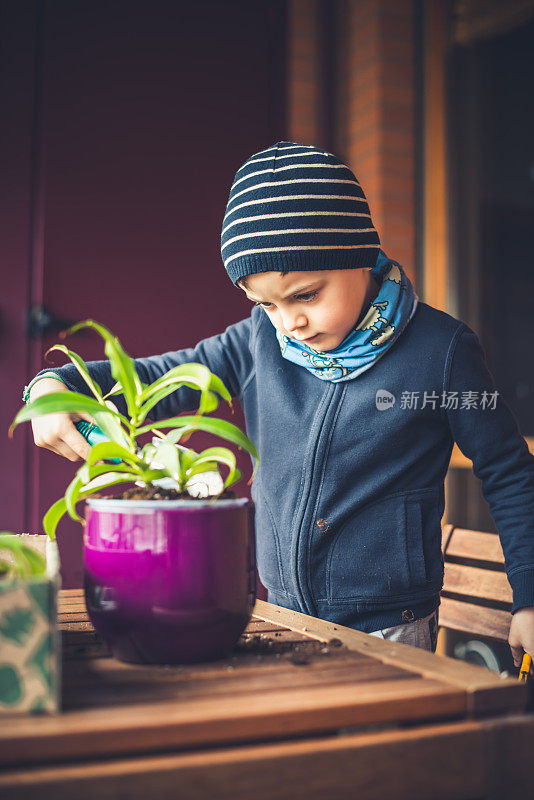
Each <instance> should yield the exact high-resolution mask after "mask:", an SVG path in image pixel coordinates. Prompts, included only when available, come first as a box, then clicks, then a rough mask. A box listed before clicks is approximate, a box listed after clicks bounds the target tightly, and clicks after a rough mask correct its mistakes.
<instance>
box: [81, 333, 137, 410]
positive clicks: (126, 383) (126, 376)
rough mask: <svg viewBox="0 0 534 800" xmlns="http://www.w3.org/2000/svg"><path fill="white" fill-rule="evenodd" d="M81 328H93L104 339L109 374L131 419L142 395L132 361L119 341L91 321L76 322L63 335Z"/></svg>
mask: <svg viewBox="0 0 534 800" xmlns="http://www.w3.org/2000/svg"><path fill="white" fill-rule="evenodd" d="M81 328H93V329H94V330H95V331H97V332H98V333H99V334H100V336H101V337H102V338H103V339H104V343H105V344H104V350H105V352H106V355H107V357H108V359H109V362H110V366H111V374H112V375H113V377H114V378H115V380H116V381H117V382H118V383H120V385H121V386H122V391H123V394H124V399H125V400H126V405H127V407H128V413H129V415H130V417H132V419H133V418H134V417H135V415H136V413H137V408H138V404H139V402H140V395H141V393H142V391H143V390H142V386H141V381H140V380H139V376H138V375H137V372H136V371H135V366H134V363H133V360H132V359H131V358H130V356H129V355H128V354H127V353H126V351H125V350H124V348H123V347H122V345H121V343H120V342H119V339H118V338H117V337H116V336H114V335H113V334H112V333H111V331H110V330H108V329H107V328H106V327H105V326H104V325H101V324H100V323H98V322H95V321H94V320H92V319H86V320H84V321H83V322H77V323H76V325H73V326H72V327H71V328H69V329H68V330H67V331H66V334H65V335H68V334H71V333H75V332H76V331H79V330H80V329H81Z"/></svg>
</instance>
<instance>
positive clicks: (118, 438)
mask: <svg viewBox="0 0 534 800" xmlns="http://www.w3.org/2000/svg"><path fill="white" fill-rule="evenodd" d="M104 402H105V403H106V406H108V402H111V401H107V400H105V401H104ZM108 407H109V408H111V406H108ZM93 417H94V418H95V422H96V424H97V425H98V426H99V428H100V429H101V430H102V433H105V434H106V436H107V437H108V439H111V441H112V442H116V443H117V444H118V445H121V446H122V447H125V448H127V449H130V448H134V444H133V443H132V441H131V440H130V439H129V438H128V435H127V434H126V433H125V431H124V428H123V427H122V425H121V423H120V422H119V420H118V419H116V418H115V417H113V416H110V415H109V414H108V413H106V412H105V411H95V413H94V414H93Z"/></svg>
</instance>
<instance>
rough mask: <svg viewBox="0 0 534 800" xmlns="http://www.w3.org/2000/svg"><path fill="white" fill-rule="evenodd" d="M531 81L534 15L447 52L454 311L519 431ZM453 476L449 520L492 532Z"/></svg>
mask: <svg viewBox="0 0 534 800" xmlns="http://www.w3.org/2000/svg"><path fill="white" fill-rule="evenodd" d="M533 86H534V21H531V22H529V23H528V24H525V25H523V26H522V27H520V28H516V29H515V30H512V31H509V32H507V33H505V34H502V35H499V36H495V37H492V38H491V39H484V40H479V41H476V42H474V43H472V44H470V45H455V46H453V47H452V48H451V51H450V64H449V86H448V92H449V96H448V104H449V108H448V125H449V131H448V134H449V135H448V141H449V144H450V147H449V163H450V176H449V178H450V198H451V202H450V220H451V233H452V241H451V268H452V275H451V278H452V280H451V295H450V307H451V309H452V311H453V313H454V314H455V315H456V316H458V317H459V318H460V319H463V320H464V321H465V322H466V323H467V324H468V325H470V326H471V327H472V328H473V329H474V330H475V331H476V332H477V334H478V336H479V338H480V341H481V343H482V346H483V347H484V350H485V351H486V356H487V362H488V366H489V369H490V371H491V372H492V374H493V376H494V378H495V383H496V387H497V389H498V390H499V392H500V394H501V396H502V397H503V398H504V399H505V401H506V402H507V404H508V405H509V407H510V408H511V410H512V412H513V413H514V415H515V417H516V419H517V422H518V425H519V429H520V431H521V433H522V435H523V436H525V437H529V436H534V354H533V349H532V344H533V335H532V327H533V323H534V310H533V305H532V300H533V297H534V254H533V252H532V245H531V242H532V230H533V228H534V106H533V104H532V88H533ZM457 472H461V473H462V474H460V475H455V476H454V478H455V489H456V488H457V489H458V492H456V491H454V492H453V494H454V496H455V498H456V499H454V501H453V502H454V506H457V507H456V508H454V510H453V513H454V520H455V523H456V524H457V525H464V526H465V527H472V528H479V529H483V530H495V526H494V523H493V520H492V519H491V516H490V514H489V509H488V506H487V503H486V502H485V501H484V499H483V497H482V494H481V491H480V482H479V481H478V480H477V479H476V478H475V476H474V475H473V474H472V473H471V471H469V470H461V471H460V470H458V471H457ZM462 496H463V502H462Z"/></svg>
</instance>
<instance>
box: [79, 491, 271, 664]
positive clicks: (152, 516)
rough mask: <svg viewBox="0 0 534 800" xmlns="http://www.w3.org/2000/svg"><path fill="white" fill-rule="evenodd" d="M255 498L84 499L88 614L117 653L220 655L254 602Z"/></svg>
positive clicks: (141, 659)
mask: <svg viewBox="0 0 534 800" xmlns="http://www.w3.org/2000/svg"><path fill="white" fill-rule="evenodd" d="M253 515H254V505H253V503H251V502H250V501H249V500H248V499H247V498H246V497H245V498H239V499H236V500H216V501H215V502H214V501H213V500H115V499H113V498H109V499H106V498H102V499H96V498H93V499H88V500H87V506H86V511H85V531H84V562H85V578H84V582H85V598H86V603H87V612H88V614H89V618H90V620H91V622H92V623H93V625H94V627H95V630H96V631H97V632H98V633H99V634H100V636H101V637H102V638H103V639H104V641H105V642H106V643H107V644H108V646H109V647H110V648H111V651H112V653H113V655H114V656H115V657H116V658H118V659H120V660H121V661H128V662H133V663H137V664H182V663H191V662H197V661H209V660H212V659H217V658H224V657H225V656H227V655H228V654H230V653H231V652H232V649H233V647H234V645H235V644H236V642H237V640H238V639H239V636H240V635H241V633H242V632H243V630H244V629H245V627H246V625H247V623H248V621H249V619H250V616H251V613H252V609H253V607H254V602H255V600H256V565H255V548H254V525H253Z"/></svg>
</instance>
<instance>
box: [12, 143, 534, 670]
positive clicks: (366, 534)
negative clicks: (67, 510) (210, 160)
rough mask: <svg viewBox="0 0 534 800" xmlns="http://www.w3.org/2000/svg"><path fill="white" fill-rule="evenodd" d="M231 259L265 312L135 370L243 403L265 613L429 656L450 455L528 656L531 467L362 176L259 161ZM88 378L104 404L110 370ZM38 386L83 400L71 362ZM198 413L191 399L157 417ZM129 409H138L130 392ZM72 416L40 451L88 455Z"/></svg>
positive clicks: (481, 371)
mask: <svg viewBox="0 0 534 800" xmlns="http://www.w3.org/2000/svg"><path fill="white" fill-rule="evenodd" d="M221 253H222V258H223V262H224V266H225V268H226V270H227V272H228V275H229V277H230V278H231V280H232V282H233V283H234V285H237V286H239V287H240V288H241V289H242V290H243V291H244V292H246V294H247V296H248V297H249V298H250V299H251V300H252V301H253V302H254V307H253V309H252V312H251V314H250V316H249V317H247V318H246V319H243V320H241V321H240V322H237V323H236V324H234V325H230V326H229V327H228V328H227V329H226V331H225V332H224V333H221V334H219V335H217V336H212V337H210V338H208V339H205V340H203V341H201V342H199V344H197V346H196V347H194V348H190V349H184V350H178V351H174V352H168V353H164V354H163V355H159V356H152V357H150V358H139V359H136V361H135V366H136V369H137V371H138V373H139V375H140V377H141V380H142V381H144V382H147V383H150V382H152V381H154V380H156V379H157V378H158V377H160V376H161V375H162V374H163V373H164V372H166V371H167V370H169V369H170V368H171V367H173V366H175V365H176V364H181V363H184V362H188V361H197V362H201V363H203V364H206V365H207V366H208V367H209V369H210V370H211V371H212V372H214V373H215V374H217V375H219V376H220V377H221V378H222V380H223V381H224V383H225V384H226V386H227V387H228V389H229V391H230V393H231V395H232V396H233V397H238V398H239V400H240V401H241V404H242V407H243V410H244V413H245V418H246V427H247V434H248V436H249V437H250V438H251V439H252V440H253V441H254V443H255V444H256V446H257V448H258V452H259V455H260V466H259V471H258V473H257V476H256V478H255V480H254V483H253V486H252V497H253V500H254V502H255V506H256V543H257V558H258V570H259V574H260V578H261V581H262V583H263V584H264V585H265V586H266V588H267V590H268V600H269V601H270V602H273V603H277V604H279V605H282V606H285V607H287V608H291V609H295V610H297V611H302V612H304V613H307V614H312V615H314V616H318V617H321V618H323V619H326V620H331V621H334V622H338V623H340V624H342V625H348V626H351V627H354V628H356V629H358V630H361V631H365V632H368V633H374V634H375V635H378V636H384V637H387V638H390V639H395V640H398V641H403V642H407V643H409V644H413V645H416V646H419V647H424V648H427V649H431V650H434V649H435V645H436V630H437V609H438V606H439V593H440V590H441V588H442V578H443V559H442V555H441V518H442V515H443V511H444V483H443V482H444V478H445V474H446V472H447V468H448V465H449V460H450V455H451V450H452V447H453V443H454V441H456V442H458V445H459V446H460V448H461V450H462V452H463V453H464V454H465V455H466V456H467V457H468V458H470V459H471V460H472V461H473V468H474V472H475V474H476V475H477V477H479V478H480V479H481V481H482V489H483V493H484V496H485V498H486V500H487V501H488V503H489V506H490V510H491V513H492V516H493V518H494V520H495V523H496V525H497V528H498V530H499V532H500V538H501V542H502V545H503V549H504V553H505V557H506V568H507V574H508V578H509V581H510V583H511V586H512V589H513V596H514V602H513V618H512V625H511V629H510V646H511V648H512V653H513V656H514V661H515V663H516V665H518V664H519V663H520V659H521V657H522V655H523V651H526V652H529V653H531V654H532V655H534V457H533V456H532V455H531V454H530V453H529V451H528V448H527V445H526V442H525V441H524V439H523V438H522V436H521V435H520V433H519V430H518V427H517V423H516V420H515V418H514V417H513V415H512V413H511V411H510V409H509V408H508V407H507V405H506V404H505V402H504V401H503V400H502V398H501V397H500V396H499V394H498V392H496V391H495V387H494V384H493V379H492V376H491V374H490V373H489V371H488V369H487V367H486V364H485V361H484V353H483V350H482V348H481V346H480V343H479V341H478V338H477V336H476V334H475V333H474V332H473V331H472V330H471V329H470V328H469V327H468V326H467V325H465V324H464V323H463V322H461V321H459V320H457V319H455V318H453V317H452V316H450V315H448V314H445V313H443V312H441V311H438V310H437V309H435V308H432V307H431V306H429V305H427V304H426V303H422V302H419V298H418V297H417V295H416V294H415V292H414V290H413V287H412V284H411V282H410V280H409V279H408V277H407V276H406V273H405V272H404V270H403V268H402V266H401V265H400V264H398V263H397V262H395V261H392V260H391V259H389V258H388V257H387V256H386V255H385V254H384V252H383V251H382V250H381V249H380V241H379V237H378V234H377V232H376V230H375V228H374V226H373V223H372V220H371V215H370V213H369V207H368V204H367V201H366V199H365V195H364V193H363V190H362V187H361V186H360V184H359V182H358V181H357V180H356V178H355V176H354V174H353V173H352V172H351V170H350V169H349V168H348V167H347V166H346V165H345V164H343V163H342V162H341V161H339V160H338V159H337V158H336V157H335V156H333V155H331V154H330V153H326V152H324V151H323V150H321V149H318V148H316V147H313V146H307V145H299V144H296V143H293V142H278V143H277V144H275V145H273V146H272V147H269V148H267V149H266V150H263V151H262V152H260V153H256V154H255V155H253V156H251V157H250V158H249V159H248V160H247V161H246V162H245V164H243V166H242V167H241V168H240V169H239V170H238V171H237V174H236V176H235V179H234V182H233V185H232V188H231V192H230V197H229V200H228V204H227V208H226V213H225V217H224V222H223V230H222V237H221ZM89 369H90V372H91V375H92V377H93V378H94V379H96V381H97V382H98V383H99V384H100V386H101V387H102V389H103V391H104V392H107V391H108V390H109V389H110V388H111V386H112V385H113V383H114V380H113V378H112V376H111V372H110V367H109V362H107V361H95V362H91V363H90V364H89ZM50 373H53V374H54V375H55V376H56V377H54V378H50V377H49V378H47V377H43V376H46V375H50ZM37 378H39V380H38V382H36V383H35V384H33V381H32V384H31V385H30V386H31V393H30V394H31V399H34V398H35V397H36V396H38V395H39V394H43V393H46V392H49V391H57V390H58V389H60V388H61V389H63V390H65V391H67V390H69V389H71V390H76V391H81V392H85V393H88V390H87V388H86V386H85V384H84V383H83V381H82V380H81V378H80V376H79V375H78V373H77V372H76V370H75V368H74V367H73V366H72V365H66V366H63V367H61V368H59V369H54V370H46V371H44V370H43V371H42V372H40V373H39V374H38V376H36V379H37ZM36 379H34V380H36ZM58 379H59V381H61V382H58ZM63 384H65V385H63ZM25 394H26V397H27V396H28V391H26V393H25ZM196 401H197V393H195V392H193V391H192V390H190V389H187V388H185V387H184V388H183V389H180V390H178V391H177V392H175V393H174V394H172V395H170V396H169V397H167V398H166V399H165V400H162V401H161V402H160V403H159V404H158V405H157V406H156V407H155V408H154V410H153V413H152V419H154V420H156V419H161V418H163V417H167V416H173V415H175V414H177V413H179V412H182V411H187V410H191V409H193V408H195V407H196ZM117 405H118V406H119V410H121V411H125V405H124V403H123V401H122V398H121V397H120V396H119V398H118V400H117ZM75 419H79V417H76V416H75V415H66V414H54V415H47V416H44V417H39V418H37V419H35V420H33V422H32V425H33V430H34V438H35V442H36V444H37V445H40V446H42V447H46V448H48V449H50V450H54V451H55V452H57V453H60V454H61V455H64V456H65V457H66V458H69V459H71V460H73V461H75V460H77V459H78V457H81V458H86V457H87V453H88V445H87V442H86V441H85V439H83V437H82V436H81V435H80V434H79V433H78V431H77V430H76V428H75V427H74V425H73V420H75Z"/></svg>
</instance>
